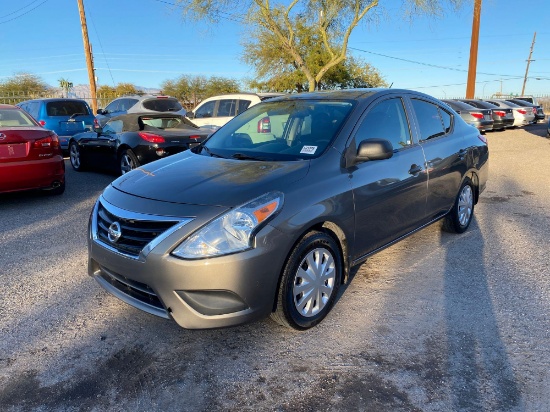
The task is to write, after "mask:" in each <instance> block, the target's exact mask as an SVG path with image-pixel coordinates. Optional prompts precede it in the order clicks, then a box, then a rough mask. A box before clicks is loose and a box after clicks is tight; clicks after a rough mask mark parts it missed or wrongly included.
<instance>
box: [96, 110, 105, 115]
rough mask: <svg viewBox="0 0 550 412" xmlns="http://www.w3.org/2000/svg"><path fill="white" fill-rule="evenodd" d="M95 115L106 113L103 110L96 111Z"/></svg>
mask: <svg viewBox="0 0 550 412" xmlns="http://www.w3.org/2000/svg"><path fill="white" fill-rule="evenodd" d="M96 114H107V111H106V110H105V109H97V112H96Z"/></svg>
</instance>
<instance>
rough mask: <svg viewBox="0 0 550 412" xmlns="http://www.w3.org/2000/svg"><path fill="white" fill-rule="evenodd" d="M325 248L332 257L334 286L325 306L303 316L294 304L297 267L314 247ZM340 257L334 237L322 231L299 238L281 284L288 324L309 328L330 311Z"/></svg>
mask: <svg viewBox="0 0 550 412" xmlns="http://www.w3.org/2000/svg"><path fill="white" fill-rule="evenodd" d="M320 247H322V248H324V249H327V250H328V251H329V252H330V253H331V254H332V257H333V259H334V263H335V269H336V276H335V279H334V288H333V290H332V293H331V296H330V298H329V302H328V303H327V304H326V305H325V307H324V308H323V309H322V310H321V311H320V312H319V313H318V314H316V315H315V316H312V317H305V316H303V315H301V314H300V313H299V312H298V310H297V309H296V307H295V305H294V296H293V286H294V281H295V278H296V273H297V271H298V267H299V265H300V263H301V262H302V260H303V259H304V258H305V256H306V255H307V254H308V253H309V252H310V251H311V250H313V249H316V248H320ZM342 272H343V269H342V258H341V256H340V252H339V248H338V245H337V244H336V242H335V241H334V239H332V238H331V237H330V236H329V235H327V234H325V233H323V232H310V233H308V234H307V235H306V236H304V237H303V238H302V240H300V242H299V243H298V244H297V245H296V247H295V248H294V250H293V251H292V253H291V255H290V258H289V260H288V263H287V265H286V266H285V269H284V271H283V280H282V282H283V283H282V285H281V287H283V291H282V292H283V293H282V297H283V300H282V304H283V311H284V315H285V318H286V319H287V321H288V322H289V324H290V325H291V326H292V327H294V328H296V329H302V330H303V329H309V328H311V327H313V326H315V325H317V324H318V323H319V322H321V321H322V320H323V319H324V318H325V316H326V315H327V314H328V313H329V312H330V310H331V309H332V306H333V305H334V301H335V299H336V295H337V294H338V290H339V287H340V284H341V282H342Z"/></svg>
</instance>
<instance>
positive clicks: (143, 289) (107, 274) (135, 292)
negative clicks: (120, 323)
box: [99, 267, 166, 311]
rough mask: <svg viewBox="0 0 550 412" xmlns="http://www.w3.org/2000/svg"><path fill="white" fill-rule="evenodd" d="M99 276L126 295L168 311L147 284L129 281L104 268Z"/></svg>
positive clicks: (101, 268)
mask: <svg viewBox="0 0 550 412" xmlns="http://www.w3.org/2000/svg"><path fill="white" fill-rule="evenodd" d="M99 276H101V277H102V278H103V279H104V280H105V281H107V282H109V284H110V285H111V286H113V287H115V288H116V289H118V290H119V291H120V292H122V293H124V294H125V295H127V296H129V297H131V298H133V299H135V300H138V301H140V302H141V303H145V304H147V305H150V306H154V307H155V308H157V309H161V310H163V311H165V310H166V308H165V307H164V305H163V304H162V302H161V301H160V299H159V298H158V296H157V295H156V294H155V291H154V290H153V289H151V287H149V286H148V285H146V284H145V283H141V282H136V281H135V280H131V279H128V278H126V277H124V276H122V275H120V274H118V273H114V272H111V271H110V270H108V269H106V268H104V267H100V272H99Z"/></svg>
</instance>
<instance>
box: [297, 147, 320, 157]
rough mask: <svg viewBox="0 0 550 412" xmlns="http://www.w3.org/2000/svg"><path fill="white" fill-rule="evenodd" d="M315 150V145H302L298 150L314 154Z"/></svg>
mask: <svg viewBox="0 0 550 412" xmlns="http://www.w3.org/2000/svg"><path fill="white" fill-rule="evenodd" d="M316 151H317V146H304V147H302V150H300V154H302V153H305V154H311V155H312V154H315V152H316Z"/></svg>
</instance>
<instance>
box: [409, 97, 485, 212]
mask: <svg viewBox="0 0 550 412" xmlns="http://www.w3.org/2000/svg"><path fill="white" fill-rule="evenodd" d="M410 104H411V107H412V108H413V112H414V113H415V125H416V128H415V131H416V134H417V140H418V141H419V142H420V145H421V146H422V149H423V150H424V155H425V157H426V164H425V168H426V171H427V175H428V178H429V183H428V203H427V212H428V215H429V218H430V219H434V218H437V217H439V216H441V215H443V214H445V213H446V212H448V211H449V209H450V208H451V207H452V205H453V203H454V201H455V198H456V195H457V193H458V189H459V187H460V184H461V182H462V177H463V176H464V174H465V173H466V168H467V167H466V162H465V160H464V159H465V157H466V155H467V150H466V149H467V148H464V137H463V136H462V135H461V134H460V133H455V132H454V130H453V129H455V125H454V123H455V122H456V121H457V120H460V119H455V118H454V115H453V114H451V113H450V112H449V111H447V109H445V108H444V107H442V106H440V105H439V104H437V103H436V102H434V101H431V100H425V99H423V98H421V97H415V96H413V97H412V98H411V99H410ZM468 129H469V128H468ZM472 130H473V131H474V132H475V129H472Z"/></svg>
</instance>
